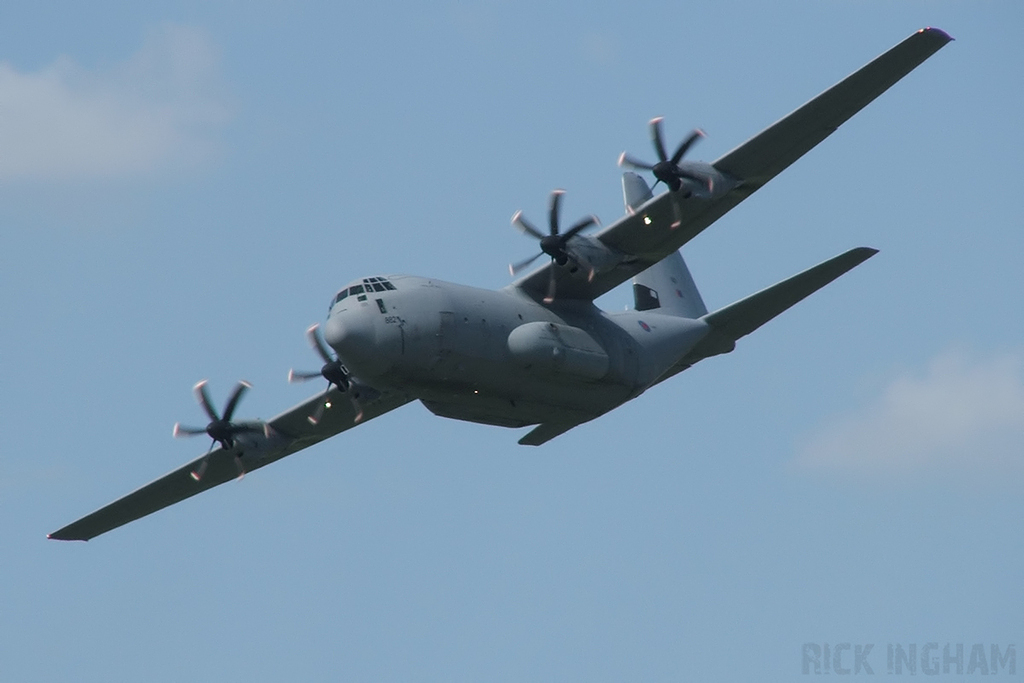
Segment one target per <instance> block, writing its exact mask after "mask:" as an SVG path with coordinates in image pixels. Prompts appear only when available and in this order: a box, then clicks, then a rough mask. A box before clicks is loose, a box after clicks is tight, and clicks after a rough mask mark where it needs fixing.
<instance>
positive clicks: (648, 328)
mask: <svg viewBox="0 0 1024 683" xmlns="http://www.w3.org/2000/svg"><path fill="white" fill-rule="evenodd" d="M637 322H638V323H640V327H642V328H644V332H650V331H651V326H650V325H648V324H647V323H645V322H644V321H643V320H637Z"/></svg>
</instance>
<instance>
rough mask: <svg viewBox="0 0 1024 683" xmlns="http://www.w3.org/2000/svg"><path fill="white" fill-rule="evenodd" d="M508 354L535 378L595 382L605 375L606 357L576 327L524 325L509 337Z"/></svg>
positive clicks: (597, 345) (539, 323)
mask: <svg viewBox="0 0 1024 683" xmlns="http://www.w3.org/2000/svg"><path fill="white" fill-rule="evenodd" d="M508 350H509V352H510V353H511V354H512V357H513V358H515V359H516V360H517V361H519V362H520V363H522V364H523V367H524V368H525V369H526V370H529V371H531V372H535V373H538V374H544V375H548V374H552V373H554V374H560V375H566V376H569V377H575V378H578V379H584V380H592V381H596V380H599V379H601V378H602V377H604V376H605V375H606V374H607V373H608V354H607V353H605V351H604V349H603V348H601V345H600V344H598V343H597V342H596V341H595V340H594V338H593V337H591V336H590V335H589V334H587V333H586V332H584V331H583V330H581V329H580V328H578V327H571V326H569V325H560V324H558V323H550V322H532V323H526V324H525V325H520V326H519V327H517V328H515V329H514V330H512V332H511V333H510V334H509V335H508Z"/></svg>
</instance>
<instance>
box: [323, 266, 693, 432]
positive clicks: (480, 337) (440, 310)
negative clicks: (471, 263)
mask: <svg viewBox="0 0 1024 683" xmlns="http://www.w3.org/2000/svg"><path fill="white" fill-rule="evenodd" d="M378 279H379V280H380V281H381V282H385V281H386V282H387V283H389V287H388V288H387V289H384V288H383V287H381V286H378V287H377V289H378V290H382V291H372V289H373V287H372V284H373V282H371V281H376V280H378ZM360 284H361V283H358V282H357V283H355V284H354V285H353V287H355V288H358V287H359V285H360ZM362 284H363V287H364V288H365V289H366V290H371V291H365V292H363V293H354V290H353V288H352V287H350V288H348V291H350V292H353V293H352V294H351V295H347V296H345V297H344V298H341V299H340V300H338V298H336V299H335V302H334V303H333V304H332V306H331V310H330V313H329V315H328V319H327V322H326V324H325V325H324V338H325V339H326V341H327V342H328V344H330V345H331V346H332V347H333V348H334V350H335V351H336V352H337V353H338V355H339V357H340V358H341V359H342V360H343V362H344V363H345V364H346V366H347V367H348V368H349V370H350V371H351V372H352V373H353V375H354V376H355V377H356V378H358V379H359V380H360V381H362V382H364V383H365V384H368V385H369V386H371V387H375V388H377V389H385V388H387V389H392V390H399V391H402V392H404V393H406V394H408V395H409V396H410V397H411V398H417V399H420V400H421V401H422V402H423V404H424V405H426V406H427V408H428V409H430V410H431V411H432V412H434V413H436V414H438V415H442V416H445V417H452V418H456V419H462V420H470V421H473V422H482V423H486V424H495V425H501V426H506V427H522V426H526V425H531V424H537V423H541V422H549V421H553V420H555V421H566V422H584V421H587V420H590V419H593V418H594V417H597V416H598V415H601V414H603V413H605V412H607V411H609V410H611V409H613V408H615V407H616V406H618V405H621V404H622V403H624V402H625V401H628V400H630V399H632V398H634V397H636V396H638V395H639V394H641V393H643V391H644V390H645V389H647V388H648V387H649V386H650V385H651V384H653V383H654V382H655V381H657V380H658V378H659V377H661V376H662V375H663V374H664V372H665V371H666V370H667V369H668V368H669V367H671V366H672V364H673V363H675V362H676V361H677V360H678V359H679V358H681V357H682V356H683V355H685V354H686V352H687V351H689V350H690V349H691V348H693V346H694V345H695V344H697V342H699V341H700V340H701V339H702V338H703V337H704V336H705V334H707V330H708V327H707V325H706V324H705V323H704V322H702V321H700V320H692V319H689V318H684V317H677V316H670V315H664V314H660V313H655V312H652V311H644V312H638V311H625V312H623V313H616V314H608V313H605V312H604V311H602V310H600V309H599V308H597V307H596V306H594V305H593V304H592V303H590V302H579V301H563V302H559V301H556V302H555V303H554V304H552V305H543V304H541V303H539V302H537V301H535V300H534V299H532V298H531V297H529V296H527V295H526V294H524V293H522V292H521V291H520V290H518V289H516V288H515V287H507V288H505V289H502V290H498V291H493V290H485V289H478V288H475V287H468V286H465V285H458V284H453V283H450V282H443V281H441V280H435V279H430V278H421V277H414V276H407V275H395V276H389V277H387V278H367V279H365V280H363V281H362ZM342 291H343V292H345V291H346V290H342Z"/></svg>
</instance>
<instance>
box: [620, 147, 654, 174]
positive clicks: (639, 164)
mask: <svg viewBox="0 0 1024 683" xmlns="http://www.w3.org/2000/svg"><path fill="white" fill-rule="evenodd" d="M619 166H629V167H630V168H635V169H636V170H638V171H653V170H654V164H649V163H647V162H646V161H640V160H639V159H637V158H635V157H632V156H630V155H629V154H626V153H625V152H623V153H622V154H620V155H619Z"/></svg>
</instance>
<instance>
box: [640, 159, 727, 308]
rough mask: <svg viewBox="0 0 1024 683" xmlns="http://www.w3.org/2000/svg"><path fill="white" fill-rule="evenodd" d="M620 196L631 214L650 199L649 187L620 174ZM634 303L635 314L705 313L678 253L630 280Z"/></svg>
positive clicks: (643, 181)
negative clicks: (651, 312)
mask: <svg viewBox="0 0 1024 683" xmlns="http://www.w3.org/2000/svg"><path fill="white" fill-rule="evenodd" d="M622 196H623V198H624V199H625V201H626V211H633V210H635V209H637V208H638V207H639V206H640V205H641V204H643V203H644V202H646V201H647V200H648V199H650V198H651V196H652V195H651V188H649V187H648V186H647V182H646V181H645V180H644V179H643V178H641V177H640V176H638V175H637V174H636V173H630V172H628V171H627V172H626V173H623V174H622ZM633 301H634V306H635V308H636V310H638V311H649V310H651V309H658V311H659V312H660V313H666V314H668V315H676V316H679V317H682V318H699V317H701V316H702V315H704V314H705V313H707V312H708V309H707V306H705V305H704V300H703V299H701V297H700V292H699V291H697V285H696V284H695V283H694V281H693V276H692V275H690V269H689V268H687V267H686V262H685V261H683V255H682V254H681V253H680V252H678V251H677V252H674V253H672V254H669V255H668V256H666V257H665V258H664V259H662V260H661V261H659V262H658V263H655V264H654V265H653V266H651V267H650V268H648V269H647V270H645V271H644V272H642V273H640V274H638V275H637V276H636V277H634V278H633Z"/></svg>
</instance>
